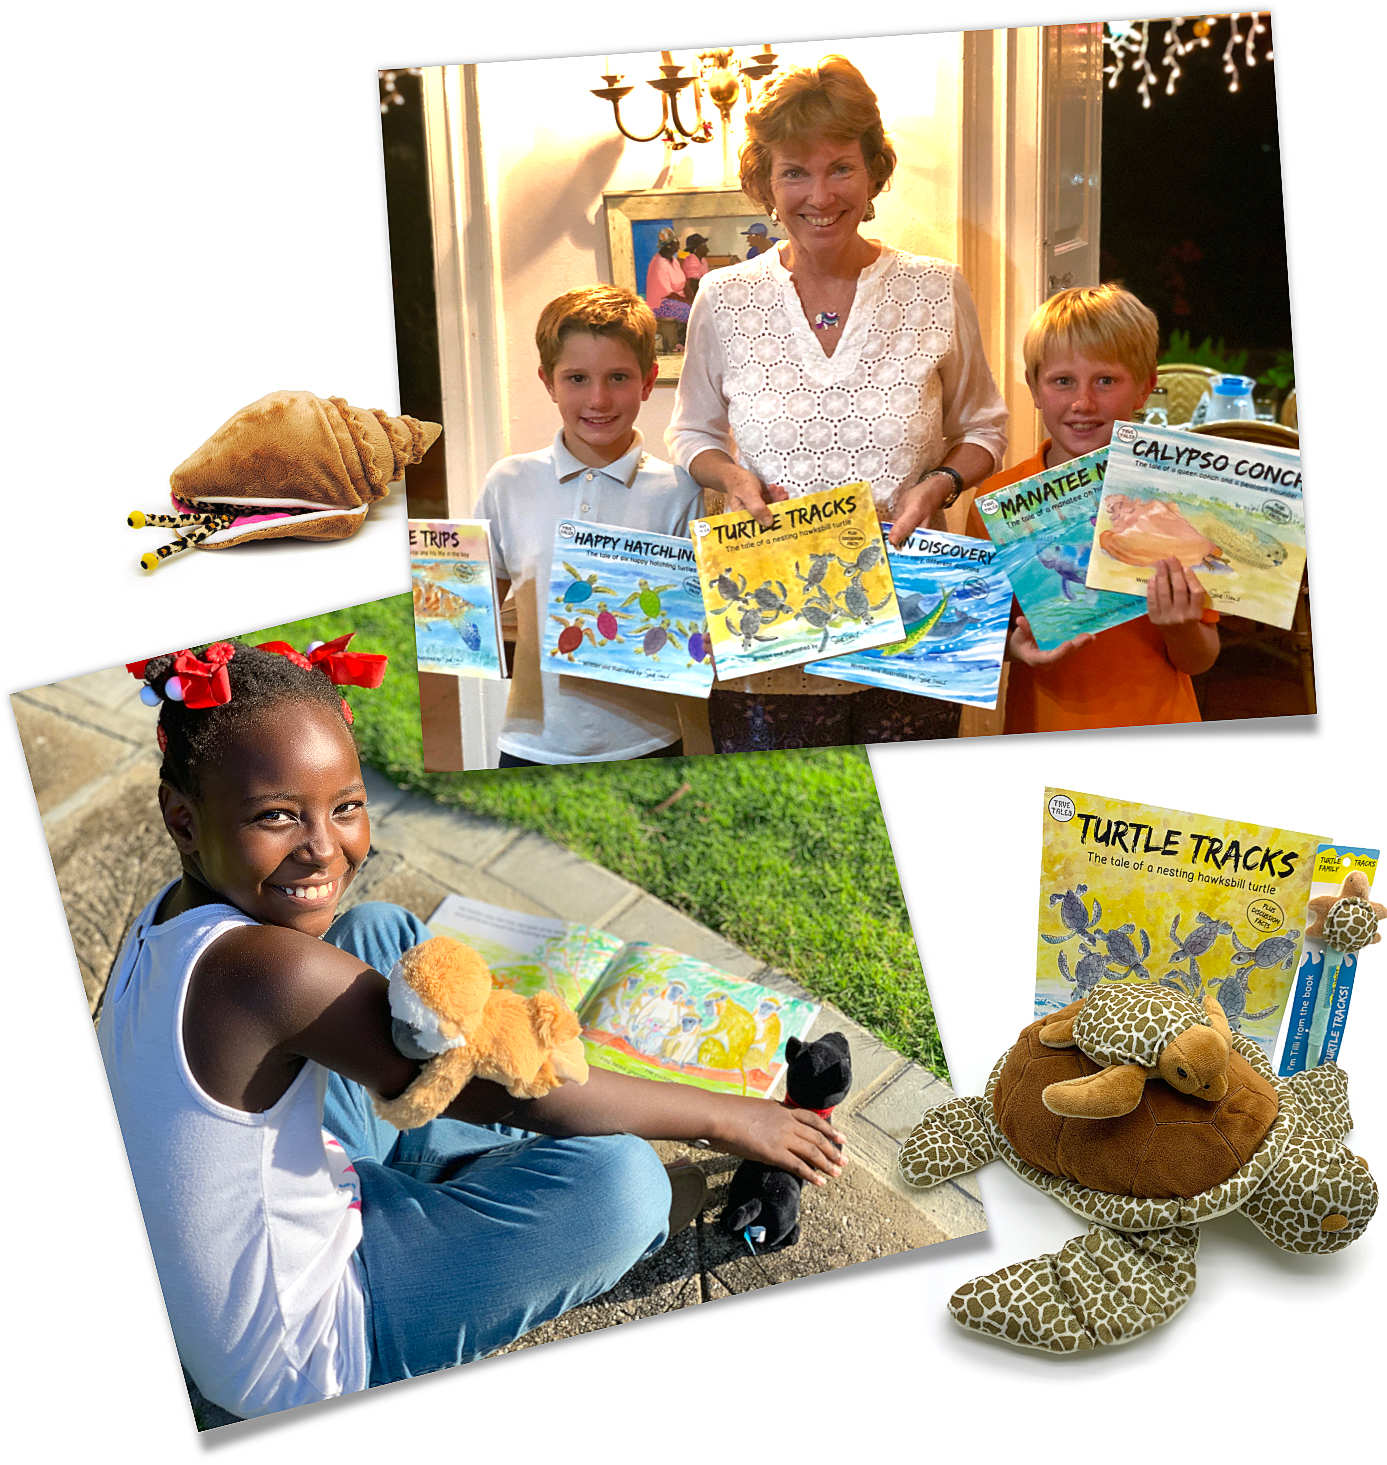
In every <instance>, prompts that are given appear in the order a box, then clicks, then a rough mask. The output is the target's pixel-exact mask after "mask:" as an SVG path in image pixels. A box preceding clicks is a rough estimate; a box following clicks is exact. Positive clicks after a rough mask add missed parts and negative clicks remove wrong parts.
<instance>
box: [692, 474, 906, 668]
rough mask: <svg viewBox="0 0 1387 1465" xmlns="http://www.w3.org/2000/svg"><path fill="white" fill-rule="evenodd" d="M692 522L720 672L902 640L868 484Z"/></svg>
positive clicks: (787, 662) (785, 663)
mask: <svg viewBox="0 0 1387 1465" xmlns="http://www.w3.org/2000/svg"><path fill="white" fill-rule="evenodd" d="M768 507H769V508H770V510H771V515H772V522H771V526H770V528H768V529H766V528H763V527H762V526H761V525H760V524H758V523H757V522H756V520H755V519H753V518H752V517H751V515H750V514H748V513H745V512H744V511H742V510H735V511H733V512H731V513H727V514H715V515H713V516H712V517H711V518H707V519H695V520H694V521H693V522H692V524H691V526H690V527H691V530H692V533H693V542H694V551H695V553H696V554H697V556H698V574H699V579H700V581H701V582H702V586H703V602H704V605H705V606H706V607H707V611H708V628H709V632H710V634H711V636H712V639H713V660H714V662H715V663H716V665H717V672H718V677H719V679H721V680H722V681H727V680H728V679H729V678H732V677H739V676H745V675H747V674H748V673H749V672H757V671H770V670H772V669H773V668H775V667H778V666H797V665H800V664H802V663H803V662H806V661H813V660H816V659H817V658H819V657H823V656H838V655H841V654H842V653H844V652H847V651H860V650H862V649H864V648H865V647H868V646H881V645H884V644H885V643H887V642H890V641H899V640H900V639H901V636H902V635H903V634H904V627H903V626H902V624H901V618H900V612H899V610H898V608H897V605H896V595H895V591H894V590H893V589H892V588H891V572H890V570H889V569H888V568H887V566H886V544H885V541H884V540H883V539H882V535H881V525H880V524H879V523H878V522H877V516H876V510H875V508H874V507H873V506H872V495H871V492H870V490H869V489H868V487H867V485H866V484H865V483H850V484H847V485H846V486H845V487H843V488H834V489H829V490H827V491H825V492H823V493H809V494H805V495H803V496H802V497H801V498H794V499H787V500H785V501H783V502H781V503H774V504H770V505H769V506H768Z"/></svg>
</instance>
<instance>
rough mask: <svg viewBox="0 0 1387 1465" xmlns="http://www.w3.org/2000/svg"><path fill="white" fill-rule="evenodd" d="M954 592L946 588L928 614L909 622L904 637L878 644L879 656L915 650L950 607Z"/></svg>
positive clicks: (899, 654) (901, 654)
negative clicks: (886, 643)
mask: <svg viewBox="0 0 1387 1465" xmlns="http://www.w3.org/2000/svg"><path fill="white" fill-rule="evenodd" d="M952 594H953V591H952V590H946V591H945V592H944V594H943V596H942V597H941V598H940V601H939V604H938V605H936V606H935V607H934V609H933V610H932V611H930V612H929V614H928V615H926V616H924V617H923V618H922V619H920V620H918V621H914V622H912V623H909V624H907V626H906V628H905V636H904V637H903V639H901V640H899V641H892V642H891V643H890V645H888V646H878V647H877V654H878V655H879V656H904V655H905V653H906V652H907V651H913V650H914V649H915V647H916V646H918V645H919V644H920V642H921V641H923V640H924V639H925V637H926V636H928V635H929V633H930V632H931V631H932V630H934V628H935V626H937V625H938V624H939V621H940V618H941V617H942V616H943V614H944V612H945V611H946V610H947V609H948V606H949V597H950V596H951V595H952Z"/></svg>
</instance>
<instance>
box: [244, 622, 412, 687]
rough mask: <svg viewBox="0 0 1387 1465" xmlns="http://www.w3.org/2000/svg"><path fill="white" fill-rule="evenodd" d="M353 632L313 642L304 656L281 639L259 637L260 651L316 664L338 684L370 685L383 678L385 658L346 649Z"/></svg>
mask: <svg viewBox="0 0 1387 1465" xmlns="http://www.w3.org/2000/svg"><path fill="white" fill-rule="evenodd" d="M354 635H356V632H355V631H348V632H347V634H346V635H345V636H338V637H337V639H336V640H335V641H324V642H323V644H322V645H321V646H315V647H314V648H313V650H312V651H310V652H309V653H308V654H307V655H306V656H304V655H302V654H301V653H299V652H298V651H295V650H294V648H293V647H292V646H290V645H289V644H288V643H287V642H285V641H262V642H261V644H260V649H261V650H262V651H275V652H278V653H279V655H280V656H288V657H289V658H290V659H291V660H293V661H296V662H298V663H300V664H301V665H303V666H309V667H316V668H317V669H318V670H319V671H321V672H325V673H326V674H327V678H328V680H329V681H330V682H332V683H333V684H334V685H335V686H338V687H366V688H368V689H374V688H376V687H378V686H380V684H381V682H382V681H384V680H385V667H386V663H387V662H388V660H389V658H388V657H386V656H380V655H378V654H374V653H371V652H366V651H348V650H347V642H348V641H350V640H351V639H352V637H353V636H354Z"/></svg>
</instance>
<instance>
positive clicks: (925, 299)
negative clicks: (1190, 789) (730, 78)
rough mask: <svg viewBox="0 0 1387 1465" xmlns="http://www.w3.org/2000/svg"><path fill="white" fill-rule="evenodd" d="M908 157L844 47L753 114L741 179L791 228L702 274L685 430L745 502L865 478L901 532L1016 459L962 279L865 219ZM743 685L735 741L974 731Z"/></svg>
mask: <svg viewBox="0 0 1387 1465" xmlns="http://www.w3.org/2000/svg"><path fill="white" fill-rule="evenodd" d="M895 164H896V154H895V150H894V148H893V147H892V145H891V143H890V142H889V141H888V140H887V138H886V135H885V132H884V130H883V127H882V122H881V114H880V111H879V109H878V107H877V100H876V96H875V94H874V93H873V92H872V90H871V88H870V87H869V86H868V85H867V83H866V81H865V80H864V79H863V77H862V74H861V73H860V72H859V71H858V70H857V68H856V67H855V66H853V65H852V63H851V62H849V61H847V60H846V59H845V58H844V57H842V56H829V57H826V58H825V59H824V60H823V61H821V62H820V63H819V65H817V66H810V67H796V68H793V69H791V70H788V71H786V72H784V73H782V74H781V75H780V76H779V77H777V79H776V80H775V82H774V83H773V84H772V85H771V86H770V87H769V88H768V89H767V90H766V92H765V94H764V95H763V97H762V98H761V100H760V101H759V102H758V103H757V105H756V107H755V108H753V109H752V111H751V112H750V113H748V115H747V142H746V145H745V146H744V147H743V149H742V155H741V181H742V188H743V190H744V191H745V192H746V193H747V195H748V196H749V197H750V198H751V199H753V200H754V201H755V202H756V203H757V204H758V205H760V206H761V207H762V208H764V209H766V210H767V211H768V212H769V214H770V216H771V218H772V219H773V220H774V221H775V223H776V224H777V226H778V227H780V228H783V229H784V231H785V233H786V234H788V236H789V238H788V239H787V240H785V241H783V242H782V243H780V244H779V245H778V247H775V248H771V249H767V250H766V251H765V252H764V253H762V254H759V255H757V256H756V257H755V258H754V259H749V260H747V261H746V262H745V263H743V264H739V265H735V266H732V267H730V268H727V269H721V270H714V271H712V272H711V273H709V274H708V275H707V276H705V277H704V279H703V281H702V282H701V285H700V288H699V292H698V295H697V296H696V298H695V300H694V303H693V308H692V310H691V312H690V315H689V325H688V347H687V351H686V355H685V361H684V367H683V371H682V373H681V375H680V379H679V395H678V400H677V402H676V405H675V409H674V415H673V418H672V420H671V422H670V429H669V434H668V442H669V446H670V449H671V452H672V454H673V456H674V458H675V460H676V462H678V463H679V464H680V465H681V466H683V467H685V468H687V469H688V470H689V472H690V473H691V474H692V475H693V477H694V478H695V479H696V480H697V481H698V482H699V484H701V485H702V486H703V487H704V488H705V489H707V490H711V491H712V492H713V493H715V494H718V495H721V496H722V497H723V499H724V500H725V502H726V507H727V508H729V509H745V510H746V511H748V512H749V513H751V514H752V515H753V516H755V517H756V518H758V519H760V520H761V521H762V522H763V523H767V524H769V522H770V511H769V510H768V509H767V507H766V505H767V503H768V502H773V501H777V500H781V499H786V498H793V497H798V496H799V495H801V494H805V493H813V492H817V491H819V490H822V489H828V488H837V487H840V486H842V485H845V484H848V483H854V482H864V483H866V484H868V485H869V486H870V489H871V493H872V497H873V499H874V501H875V503H876V508H877V513H878V515H879V516H880V517H881V518H882V519H883V520H888V519H889V520H890V521H892V524H893V528H892V530H891V536H890V537H891V540H892V542H893V543H895V544H899V543H901V542H902V541H903V540H904V539H905V538H906V537H907V536H908V535H909V534H910V532H911V531H912V530H914V529H915V528H917V527H919V526H920V525H922V524H928V523H930V522H931V521H934V520H937V519H938V516H939V515H941V514H942V511H943V509H944V508H945V507H946V506H947V505H948V504H951V503H952V502H953V501H954V500H955V499H956V498H957V497H958V495H959V494H960V493H962V492H963V490H964V489H966V488H969V487H971V486H972V485H974V484H975V483H978V482H980V481H981V480H982V479H983V478H986V477H987V476H988V475H989V474H990V473H992V472H993V471H994V470H995V469H996V468H997V467H998V465H999V464H1000V463H1001V461H1002V454H1003V451H1004V449H1005V447H1006V418H1007V413H1006V407H1005V405H1004V404H1003V402H1002V399H1001V397H1000V395H999V394H998V391H997V388H996V385H995V383H994V382H993V379H992V374H991V372H990V371H989V370H988V366H987V362H986V360H985V358H984V356H983V352H982V341H981V335H980V333H979V329H978V321H977V316H976V314H975V312H974V309H973V302H972V298H971V296H970V295H969V292H968V287H967V285H966V283H965V282H964V279H963V277H962V275H961V274H960V273H959V271H958V269H957V267H956V266H955V265H953V264H950V263H949V262H948V261H947V260H941V259H930V258H924V257H921V256H917V255H909V254H904V253H901V252H898V251H896V250H894V249H892V248H890V247H889V246H888V245H886V244H884V243H882V242H881V241H880V240H876V239H870V238H867V237H866V236H864V235H863V234H862V233H861V232H860V230H861V225H862V224H863V223H865V222H866V221H867V220H869V219H871V218H872V216H873V213H874V208H873V203H872V200H873V199H874V198H875V197H876V196H877V194H879V193H880V192H881V190H882V189H883V188H885V187H886V186H887V184H888V182H889V181H890V178H891V174H892V172H893V170H894V168H895ZM934 527H942V520H939V522H937V523H936V524H935V526H934ZM733 686H734V687H735V688H736V690H733V689H732V688H721V689H716V690H715V691H714V694H713V697H712V699H711V701H710V704H709V718H710V722H711V724H712V730H713V737H714V741H715V743H716V746H717V749H718V751H719V752H736V751H740V750H744V749H750V748H757V749H760V748H793V747H806V746H823V745H827V744H838V743H859V742H894V741H898V740H901V739H908V738H927V737H949V736H953V735H954V734H955V733H956V731H957V728H958V714H959V708H958V706H957V705H956V704H952V703H940V702H934V701H932V700H930V699H928V698H923V697H913V696H906V695H904V694H901V693H896V692H886V691H881V690H878V689H868V690H864V689H862V688H860V687H856V686H851V685H848V684H843V683H833V682H826V681H825V679H824V678H822V677H813V678H806V677H805V676H804V675H803V674H802V673H801V672H799V671H797V670H790V671H784V672H771V673H763V674H761V675H759V676H757V677H754V678H747V679H745V680H743V681H742V682H738V683H735V684H733ZM825 688H827V689H828V690H827V691H825Z"/></svg>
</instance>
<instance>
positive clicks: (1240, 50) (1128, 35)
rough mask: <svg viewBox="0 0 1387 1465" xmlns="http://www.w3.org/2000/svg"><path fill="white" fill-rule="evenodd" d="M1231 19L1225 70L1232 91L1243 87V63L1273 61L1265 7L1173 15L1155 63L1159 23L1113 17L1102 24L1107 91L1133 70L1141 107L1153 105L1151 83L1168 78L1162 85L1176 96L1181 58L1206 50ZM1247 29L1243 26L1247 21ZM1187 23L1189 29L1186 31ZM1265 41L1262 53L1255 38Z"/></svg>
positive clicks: (1169, 95)
mask: <svg viewBox="0 0 1387 1465" xmlns="http://www.w3.org/2000/svg"><path fill="white" fill-rule="evenodd" d="M1225 19H1226V20H1227V22H1228V38H1227V41H1226V44H1225V45H1224V48H1223V74H1224V75H1225V76H1226V77H1227V78H1228V90H1229V91H1230V92H1237V91H1240V90H1241V89H1242V74H1241V71H1240V70H1239V64H1238V63H1239V59H1240V57H1241V62H1242V66H1243V68H1246V69H1250V68H1251V67H1254V66H1256V65H1257V63H1258V61H1263V62H1268V63H1269V62H1271V61H1273V60H1274V59H1275V57H1274V54H1273V52H1272V42H1271V26H1270V25H1269V24H1268V21H1269V19H1270V17H1269V15H1268V13H1267V12H1266V11H1258V10H1251V11H1248V10H1243V11H1234V12H1233V13H1232V14H1231V15H1228V16H1226V17H1225V16H1218V15H1204V16H1194V17H1191V16H1187V15H1173V16H1171V17H1170V19H1169V20H1168V21H1167V22H1166V23H1165V31H1164V33H1163V34H1162V36H1161V40H1160V44H1161V47H1162V50H1161V54H1160V57H1159V60H1157V61H1156V63H1155V65H1154V66H1153V65H1152V49H1153V48H1152V36H1151V27H1152V25H1153V24H1159V22H1157V21H1149V20H1110V21H1108V23H1107V25H1106V26H1105V27H1104V32H1103V48H1104V50H1105V52H1106V53H1107V59H1106V60H1105V62H1104V64H1103V75H1104V76H1105V77H1106V78H1107V85H1108V90H1109V91H1114V90H1116V88H1117V85H1118V83H1119V82H1120V81H1121V79H1122V77H1123V75H1124V73H1126V72H1132V73H1134V74H1135V75H1136V77H1137V94H1138V95H1139V96H1140V97H1141V105H1142V107H1143V108H1149V107H1150V106H1151V97H1152V87H1153V86H1155V85H1158V84H1159V83H1160V80H1161V77H1162V76H1164V78H1165V85H1164V87H1161V88H1160V89H1161V90H1163V91H1164V92H1165V94H1166V96H1168V97H1173V96H1174V95H1175V84H1176V82H1177V81H1178V80H1179V79H1180V78H1181V77H1182V76H1183V75H1184V74H1185V67H1184V66H1182V65H1181V62H1182V61H1183V60H1184V59H1185V58H1186V57H1187V56H1188V55H1189V54H1190V52H1191V51H1195V50H1199V51H1206V50H1208V49H1209V48H1210V47H1211V46H1212V45H1213V43H1214V32H1215V30H1216V28H1217V27H1218V26H1219V25H1220V24H1221V23H1222V22H1223V21H1224V20H1225ZM1244 24H1245V25H1246V27H1247V29H1246V30H1244V29H1243V25H1244ZM1185 27H1188V28H1189V33H1188V34H1185ZM1259 39H1260V40H1261V41H1262V44H1263V49H1262V54H1261V55H1260V56H1259V55H1258V54H1257V42H1258V41H1259Z"/></svg>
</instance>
